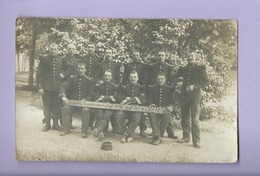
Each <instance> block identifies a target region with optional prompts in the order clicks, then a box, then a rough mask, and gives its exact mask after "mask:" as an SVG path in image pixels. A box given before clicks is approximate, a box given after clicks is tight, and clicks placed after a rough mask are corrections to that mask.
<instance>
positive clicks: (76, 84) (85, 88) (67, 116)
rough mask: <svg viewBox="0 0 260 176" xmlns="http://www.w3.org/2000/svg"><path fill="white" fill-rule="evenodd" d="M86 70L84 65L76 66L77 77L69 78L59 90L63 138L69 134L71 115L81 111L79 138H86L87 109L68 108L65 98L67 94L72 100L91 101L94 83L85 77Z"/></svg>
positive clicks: (87, 125)
mask: <svg viewBox="0 0 260 176" xmlns="http://www.w3.org/2000/svg"><path fill="white" fill-rule="evenodd" d="M85 72H86V68H85V64H84V63H79V64H78V75H76V76H70V77H69V79H68V80H67V81H66V82H64V83H62V85H61V86H60V90H59V96H60V97H61V98H62V101H63V103H64V106H63V107H62V108H61V112H62V121H63V124H62V127H63V132H62V133H61V136H65V135H67V134H69V133H70V122H71V117H72V114H73V113H74V112H75V111H77V110H79V111H81V117H82V126H81V130H82V133H81V137H82V138H86V137H87V130H88V128H89V114H90V110H89V108H86V107H83V108H81V107H80V108H78V107H73V106H68V105H67V104H68V99H67V98H66V92H69V93H70V95H71V99H72V100H87V101H92V99H93V93H94V81H93V78H89V77H88V76H86V75H85Z"/></svg>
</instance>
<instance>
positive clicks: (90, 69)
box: [81, 42, 100, 80]
mask: <svg viewBox="0 0 260 176" xmlns="http://www.w3.org/2000/svg"><path fill="white" fill-rule="evenodd" d="M95 50H96V46H95V44H94V43H92V42H90V43H88V45H87V51H88V53H87V55H86V56H84V57H83V58H82V60H81V61H82V62H84V63H85V64H86V75H87V76H88V77H90V78H94V80H96V79H97V77H98V74H99V73H98V64H99V63H100V58H99V57H98V56H97V55H96V54H95Z"/></svg>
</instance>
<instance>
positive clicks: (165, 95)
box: [147, 84, 174, 107]
mask: <svg viewBox="0 0 260 176" xmlns="http://www.w3.org/2000/svg"><path fill="white" fill-rule="evenodd" d="M173 91H174V87H173V85H171V86H169V85H163V86H160V85H158V84H155V85H149V87H148V90H147V92H148V93H147V94H148V96H147V104H148V105H151V104H155V105H156V106H160V107H167V106H173V105H174V98H173Z"/></svg>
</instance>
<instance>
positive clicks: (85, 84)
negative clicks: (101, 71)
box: [59, 75, 94, 101]
mask: <svg viewBox="0 0 260 176" xmlns="http://www.w3.org/2000/svg"><path fill="white" fill-rule="evenodd" d="M66 91H67V92H68V93H69V94H70V99H72V100H88V101H92V100H93V94H94V80H93V78H89V77H87V76H86V75H83V76H79V75H77V76H71V77H69V79H68V80H67V81H66V82H64V83H62V85H61V86H60V90H59V93H60V96H61V97H62V96H66Z"/></svg>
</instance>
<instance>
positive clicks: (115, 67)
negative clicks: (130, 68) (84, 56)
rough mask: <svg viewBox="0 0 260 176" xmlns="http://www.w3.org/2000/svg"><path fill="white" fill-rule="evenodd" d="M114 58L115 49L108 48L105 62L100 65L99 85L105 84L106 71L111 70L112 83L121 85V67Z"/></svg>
mask: <svg viewBox="0 0 260 176" xmlns="http://www.w3.org/2000/svg"><path fill="white" fill-rule="evenodd" d="M112 58H113V49H112V48H106V49H105V55H104V60H103V61H102V62H101V63H99V64H98V76H97V82H98V84H100V83H103V80H102V78H103V75H104V73H105V71H106V70H111V73H112V77H113V78H112V82H113V83H115V84H120V82H121V79H120V65H119V64H117V63H115V62H113V61H112Z"/></svg>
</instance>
